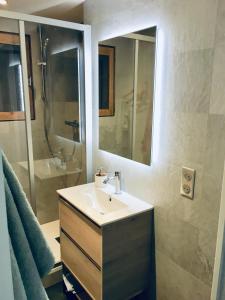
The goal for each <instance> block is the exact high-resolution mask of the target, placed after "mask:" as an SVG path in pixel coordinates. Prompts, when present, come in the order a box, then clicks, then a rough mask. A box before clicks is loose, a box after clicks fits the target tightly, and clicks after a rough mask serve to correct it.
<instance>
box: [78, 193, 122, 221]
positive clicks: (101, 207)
mask: <svg viewBox="0 0 225 300" xmlns="http://www.w3.org/2000/svg"><path fill="white" fill-rule="evenodd" d="M82 197H83V198H84V201H86V202H87V203H88V205H89V206H90V207H92V208H93V209H95V210H96V211H97V212H99V213H100V214H101V215H105V214H107V213H111V212H114V211H116V210H120V209H123V208H126V207H127V205H126V204H124V203H123V202H121V201H120V200H118V199H116V198H115V197H114V195H113V194H109V193H106V192H105V191H103V190H100V189H94V190H91V191H87V192H84V193H83V195H82Z"/></svg>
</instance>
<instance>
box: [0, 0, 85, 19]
mask: <svg viewBox="0 0 225 300" xmlns="http://www.w3.org/2000/svg"><path fill="white" fill-rule="evenodd" d="M84 1H85V0H67V1H63V0H8V5H6V6H1V5H0V9H7V10H11V11H17V12H21V13H27V14H34V15H39V16H44V17H50V18H56V19H61V20H67V21H77V22H82V20H83V2H84Z"/></svg>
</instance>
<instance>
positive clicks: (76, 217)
mask: <svg viewBox="0 0 225 300" xmlns="http://www.w3.org/2000/svg"><path fill="white" fill-rule="evenodd" d="M59 214H60V225H61V228H62V229H63V230H64V231H65V232H66V233H67V234H68V235H69V236H70V237H71V238H72V239H73V240H74V241H75V242H76V243H77V244H78V245H79V246H80V247H81V248H82V249H83V250H84V251H85V252H86V253H87V254H88V255H89V256H90V257H91V258H92V259H93V260H94V261H95V262H96V263H97V264H98V265H99V266H100V267H102V235H101V229H100V228H99V227H97V226H96V225H95V224H93V223H92V222H91V221H89V220H88V219H87V218H86V217H85V216H83V215H82V214H81V213H80V212H79V211H78V210H76V209H75V208H72V207H70V206H69V204H67V203H65V202H64V201H63V200H61V201H60V203H59Z"/></svg>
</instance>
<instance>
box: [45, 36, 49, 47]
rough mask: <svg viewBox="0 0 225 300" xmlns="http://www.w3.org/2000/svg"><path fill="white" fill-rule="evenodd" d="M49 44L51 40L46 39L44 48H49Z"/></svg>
mask: <svg viewBox="0 0 225 300" xmlns="http://www.w3.org/2000/svg"><path fill="white" fill-rule="evenodd" d="M48 42H49V38H46V39H45V40H44V48H47V46H48Z"/></svg>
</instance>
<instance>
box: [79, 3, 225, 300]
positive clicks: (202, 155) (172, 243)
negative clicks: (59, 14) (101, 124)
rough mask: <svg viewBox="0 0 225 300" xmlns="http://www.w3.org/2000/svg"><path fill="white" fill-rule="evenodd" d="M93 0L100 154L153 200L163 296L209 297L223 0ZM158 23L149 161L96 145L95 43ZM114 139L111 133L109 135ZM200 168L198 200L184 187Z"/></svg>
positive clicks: (224, 128)
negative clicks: (185, 178)
mask: <svg viewBox="0 0 225 300" xmlns="http://www.w3.org/2000/svg"><path fill="white" fill-rule="evenodd" d="M221 3H223V5H221V4H220V3H218V1H216V0H198V1H196V0H185V1H180V0H140V1H137V0H129V1H128V0H122V1H121V0H114V1H104V0H95V1H94V0H87V1H86V2H85V9H84V11H85V23H89V24H91V25H92V30H93V47H94V50H93V61H94V74H93V75H94V76H93V78H94V127H93V136H94V137H95V138H94V141H95V145H94V162H95V168H96V167H97V166H105V168H106V169H107V170H121V171H122V175H123V179H124V182H123V184H124V189H125V190H127V191H128V192H130V193H132V194H134V195H136V196H138V197H140V198H142V199H144V200H146V201H149V202H151V203H153V204H154V205H155V223H156V264H157V296H158V300H190V299H192V300H208V299H210V290H211V283H212V272H213V264H214V254H215V245H216V235H217V223H218V213H219V205H220V194H221V183H222V175H223V165H224V154H225V99H224V98H225V71H224V62H225V2H224V1H221ZM153 25H157V26H158V29H159V44H158V46H159V48H158V68H157V74H156V78H157V90H156V97H155V114H154V135H153V157H152V164H151V166H150V167H147V166H144V165H141V164H138V163H135V162H132V161H129V160H126V159H124V158H120V157H118V156H114V155H112V154H109V153H106V152H103V151H100V150H98V117H97V116H98V100H97V99H98V95H97V93H98V84H97V70H98V62H97V43H98V41H100V40H104V39H107V38H110V37H113V36H118V35H121V34H124V33H127V32H132V31H136V30H139V29H142V28H143V27H150V26H153ZM112 142H113V141H112ZM183 165H185V166H188V167H190V168H194V169H196V172H197V177H196V191H195V198H194V201H191V200H188V199H186V198H183V197H181V196H180V195H179V187H180V175H181V167H182V166H183Z"/></svg>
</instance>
